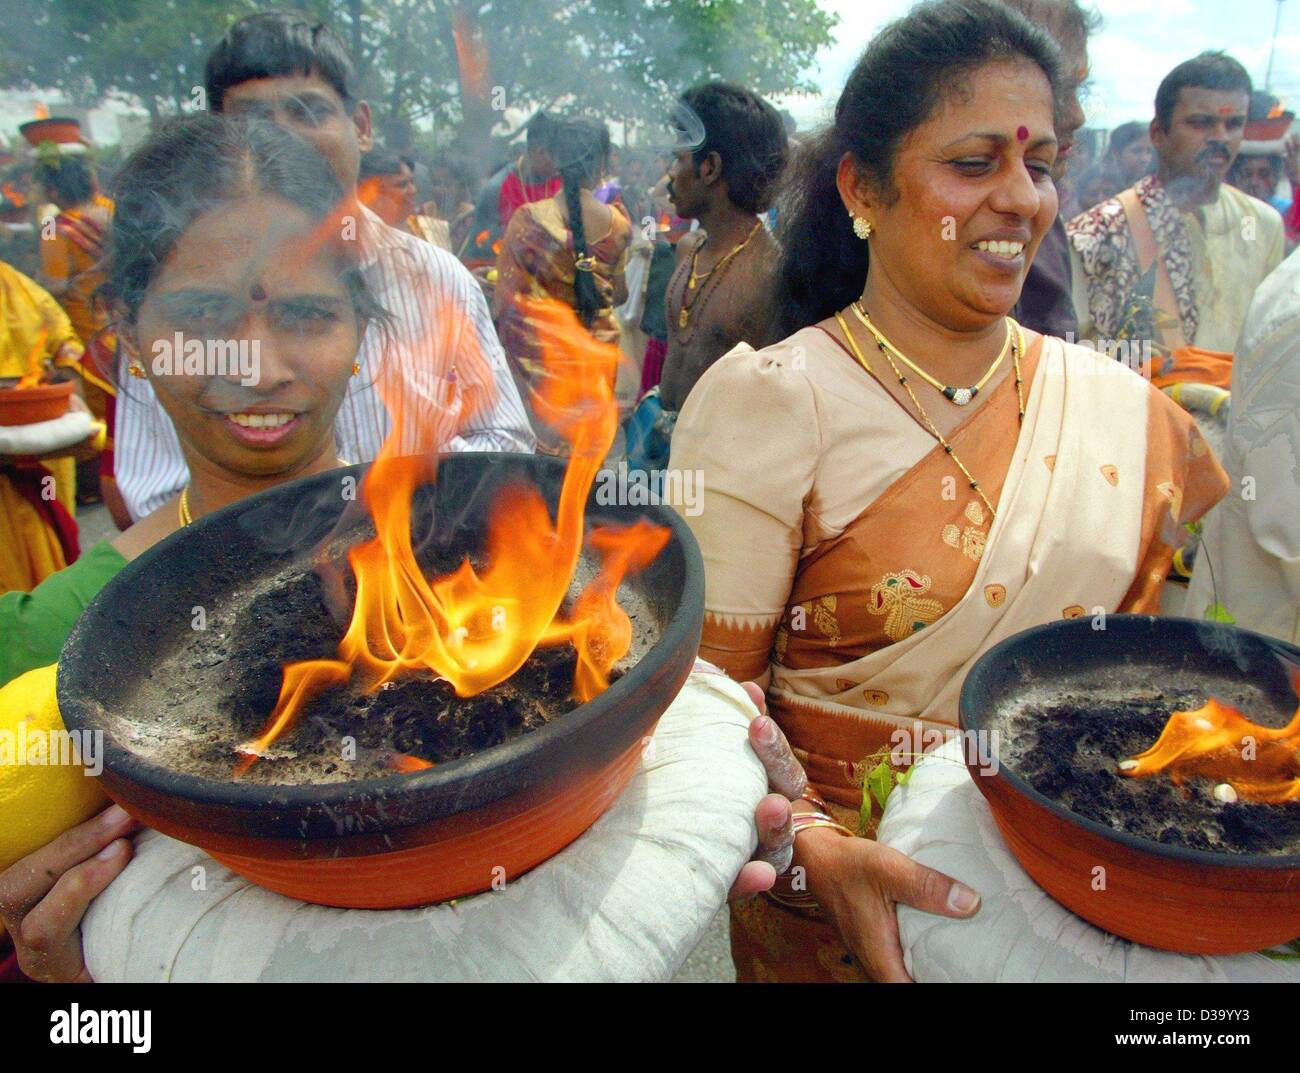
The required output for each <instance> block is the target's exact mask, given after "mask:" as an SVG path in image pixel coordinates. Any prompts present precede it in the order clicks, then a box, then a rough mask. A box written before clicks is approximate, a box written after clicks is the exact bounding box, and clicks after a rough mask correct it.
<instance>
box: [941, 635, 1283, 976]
mask: <svg viewBox="0 0 1300 1073" xmlns="http://www.w3.org/2000/svg"><path fill="white" fill-rule="evenodd" d="M1297 667H1300V648H1296V647H1294V646H1292V645H1286V644H1283V643H1282V642H1280V641H1275V640H1273V639H1272V638H1269V637H1264V636H1261V635H1260V634H1255V633H1250V632H1248V631H1246V630H1241V629H1237V628H1236V627H1233V626H1228V625H1224V624H1221V623H1209V622H1201V621H1196V620H1192V619H1176V618H1156V617H1152V616H1146V615H1108V616H1107V617H1106V621H1105V629H1104V630H1094V629H1093V625H1092V619H1090V618H1079V619H1070V620H1065V621H1061V622H1054V623H1050V624H1048V625H1045V626H1037V627H1034V628H1033V629H1029V630H1025V631H1024V632H1023V633H1019V634H1016V635H1015V636H1014V637H1011V638H1008V639H1007V640H1005V641H1003V642H1002V643H1001V644H999V645H997V646H995V647H994V648H992V649H990V650H989V651H988V652H986V653H985V654H984V655H983V656H982V657H981V658H980V659H979V660H978V662H977V663H976V664H975V666H974V667H973V668H972V669H971V672H970V674H969V675H968V676H967V678H966V681H965V682H964V683H963V685H962V691H961V699H960V716H961V726H962V729H963V731H965V732H967V733H970V732H980V731H987V730H988V729H989V728H990V727H991V726H992V725H993V724H994V722H995V719H996V716H997V713H998V712H999V711H1000V710H1005V709H1004V706H1006V705H1010V704H1014V702H1015V701H1016V698H1017V697H1018V696H1019V695H1020V694H1022V692H1023V691H1024V690H1025V689H1026V688H1027V687H1028V686H1029V685H1030V684H1031V683H1032V686H1033V688H1035V689H1041V688H1042V687H1043V686H1044V684H1045V683H1046V684H1048V685H1052V684H1056V683H1059V685H1060V686H1061V687H1062V690H1063V691H1068V692H1072V693H1074V692H1077V691H1079V690H1081V689H1086V688H1087V685H1086V683H1092V684H1093V685H1094V687H1095V684H1096V683H1097V682H1098V681H1099V680H1102V679H1103V678H1104V679H1106V680H1107V681H1108V683H1109V684H1108V685H1107V687H1106V688H1107V689H1108V690H1109V689H1111V688H1114V687H1118V688H1120V689H1123V688H1124V687H1125V685H1126V684H1128V683H1132V684H1133V685H1134V686H1137V685H1138V684H1149V683H1152V682H1164V681H1172V680H1174V679H1181V680H1182V681H1184V682H1186V681H1187V680H1188V679H1189V678H1191V679H1193V680H1202V679H1203V681H1204V686H1205V689H1206V692H1207V695H1217V696H1220V697H1222V696H1223V694H1224V693H1225V692H1226V691H1227V690H1228V689H1231V687H1232V684H1233V683H1238V684H1242V683H1248V684H1250V686H1251V688H1252V689H1253V690H1254V695H1256V696H1257V697H1259V698H1260V704H1261V705H1262V706H1266V707H1267V710H1268V713H1269V716H1270V719H1269V721H1270V722H1273V723H1274V725H1282V724H1283V723H1285V722H1286V721H1287V720H1288V719H1289V718H1290V717H1291V716H1292V715H1293V714H1294V712H1295V709H1296V704H1297V700H1296V696H1295V693H1294V692H1293V691H1292V687H1291V684H1290V673H1291V672H1290V670H1289V668H1297ZM1072 686H1073V688H1072ZM1247 714H1248V715H1253V716H1254V717H1255V718H1256V720H1257V721H1263V720H1262V716H1261V712H1260V710H1259V709H1256V710H1255V711H1254V712H1247ZM966 755H967V757H968V760H969V762H968V764H967V767H968V769H969V770H970V773H971V776H972V778H974V780H975V784H976V786H977V787H978V788H979V790H980V792H981V793H982V794H983V795H984V797H985V799H986V800H987V801H988V803H989V807H990V809H991V810H992V812H993V817H994V819H995V820H996V821H997V825H998V828H999V829H1000V830H1001V832H1002V835H1003V837H1004V838H1005V839H1006V842H1007V845H1008V846H1009V847H1010V849H1011V852H1012V853H1013V854H1014V855H1015V857H1016V859H1017V860H1018V861H1019V862H1020V864H1021V866H1022V867H1023V868H1024V869H1025V871H1026V872H1028V873H1029V875H1030V876H1032V877H1033V879H1034V881H1035V882H1037V883H1038V885H1039V886H1040V887H1042V888H1043V890H1045V891H1046V892H1047V893H1048V894H1050V895H1051V896H1052V897H1053V898H1055V899H1056V900H1057V901H1058V902H1060V903H1061V904H1062V905H1063V906H1065V907H1066V908H1067V909H1069V910H1071V911H1072V912H1074V913H1076V914H1077V915H1078V916H1081V917H1083V918H1084V919H1085V920H1087V921H1089V922H1091V923H1093V924H1095V925H1097V926H1098V927H1099V928H1103V929H1105V930H1106V931H1108V932H1110V933H1111V934H1113V935H1118V936H1121V937H1122V938H1125V939H1131V940H1132V941H1134V942H1137V943H1142V944H1144V945H1146V946H1152V947H1158V948H1160V949H1163V950H1173V951H1178V952H1180V953H1186V954H1237V953H1245V952H1248V951H1253V950H1264V949H1267V948H1269V947H1272V946H1276V945H1277V944H1279V943H1284V942H1288V941H1290V940H1292V939H1294V938H1296V937H1297V936H1300V855H1295V854H1292V855H1271V854H1236V853H1219V852H1211V851H1207V850H1200V849H1193V848H1188V847H1184V846H1175V845H1164V844H1162V843H1160V842H1156V841H1154V840H1150V839H1146V838H1140V837H1136V836H1134V835H1132V834H1129V833H1126V832H1121V831H1117V830H1114V829H1113V828H1111V827H1109V826H1106V825H1104V824H1100V823H1097V822H1095V821H1093V820H1091V819H1088V818H1085V817H1083V816H1079V815H1077V814H1076V813H1074V812H1072V811H1070V810H1069V809H1067V808H1065V807H1064V806H1063V805H1061V804H1060V803H1059V802H1057V801H1054V800H1051V799H1050V798H1048V797H1046V796H1044V795H1043V794H1041V793H1039V792H1038V791H1037V790H1036V789H1034V787H1033V786H1031V785H1030V784H1029V783H1028V782H1027V781H1026V780H1025V779H1024V778H1022V777H1021V776H1020V775H1018V774H1017V773H1016V772H1015V771H1014V770H1012V768H1011V766H1010V765H1008V764H1006V763H998V764H996V765H981V763H980V761H979V757H978V750H975V749H970V748H968V749H967V753H966ZM1116 759H1117V760H1118V759H1120V758H1116ZM991 768H996V770H990V769H991ZM1287 807H1293V808H1300V804H1295V805H1290V806H1287ZM1098 868H1101V869H1103V870H1104V871H1102V872H1098V871H1097V869H1098ZM1099 876H1100V877H1102V884H1101V885H1099V883H1098V877H1099Z"/></svg>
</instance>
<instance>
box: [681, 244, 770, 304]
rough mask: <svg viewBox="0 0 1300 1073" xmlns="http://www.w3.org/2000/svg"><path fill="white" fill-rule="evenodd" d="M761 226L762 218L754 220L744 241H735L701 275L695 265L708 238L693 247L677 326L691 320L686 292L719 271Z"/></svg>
mask: <svg viewBox="0 0 1300 1073" xmlns="http://www.w3.org/2000/svg"><path fill="white" fill-rule="evenodd" d="M762 226H763V221H762V220H755V221H754V226H753V227H751V228H750V229H749V234H748V235H746V236H745V241H744V242H739V243H737V244H736V246H735V247H734V248H733V249H732V251H731V252H730V253H728V254H727V255H726V256H725V257H724V258H723V259H722V260H721V261H719V262H718V263H717V264H716V265H714V266H713V267H712V268H710V269H709V270H708V271H707V272H705V273H704V275H702V276H701V275H697V274H696V271H695V267H696V265H697V264H698V263H699V260H700V251H701V250H702V249H704V245H705V242H707V241H708V239H705V242H701V243H700V244H699V245H698V246H696V247H695V252H694V253H693V254H691V274H690V278H689V279H688V280H687V281H686V291H684V292H683V293H682V311H681V312H680V313H679V314H678V315H677V326H678V327H679V328H685V327H686V326H687V325H688V324H690V321H691V311H690V308H689V307H688V306H687V304H686V295H687V293H688V292H690V291H693V290H695V288H696V287H697V286H699V284H700V282H701V281H702V280H706V279H708V278H709V277H710V276H712V275H714V274H715V273H719V270H720V269H722V268H723V267H725V266H726V265H727V263H728V262H730V261H731V259H732V258H733V257H735V256H736V254H738V253H739V252H740V251H741V250H743V249H744V248H745V247H746V246H748V245H749V240H750V239H752V238H753V237H754V236H755V235H757V234H758V229H759V228H760V227H762Z"/></svg>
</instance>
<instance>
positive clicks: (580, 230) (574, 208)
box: [550, 117, 610, 328]
mask: <svg viewBox="0 0 1300 1073" xmlns="http://www.w3.org/2000/svg"><path fill="white" fill-rule="evenodd" d="M609 144H610V143H609V129H608V128H607V127H606V126H605V124H604V123H601V122H599V121H597V120H595V119H585V118H581V117H579V118H574V119H566V120H563V121H562V122H560V123H559V124H558V125H557V126H556V128H555V131H554V133H553V134H552V137H551V145H550V150H551V155H552V156H554V157H555V166H556V170H557V171H558V172H559V173H560V178H561V179H562V180H563V181H564V203H565V204H566V205H567V206H568V209H569V230H570V231H572V232H573V257H574V260H575V262H576V261H581V260H582V259H583V258H585V257H586V256H587V255H588V254H587V234H586V231H585V229H584V227H583V223H582V196H581V195H582V188H583V187H584V186H587V187H590V186H594V185H595V183H596V181H597V180H599V179H600V176H601V174H602V173H603V172H604V170H605V165H606V162H607V161H608V160H609ZM573 293H574V298H575V299H576V304H577V309H578V319H579V320H581V321H582V323H583V324H584V325H586V326H587V327H588V328H590V327H591V324H592V322H593V321H594V320H595V319H596V314H597V313H599V312H600V310H601V306H602V305H603V303H602V301H601V297H600V292H599V291H598V290H597V289H596V281H595V279H594V278H593V277H592V274H591V273H590V272H587V271H584V270H582V269H576V270H575V271H574V273H573Z"/></svg>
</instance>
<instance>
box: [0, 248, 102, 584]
mask: <svg viewBox="0 0 1300 1073" xmlns="http://www.w3.org/2000/svg"><path fill="white" fill-rule="evenodd" d="M81 358H82V346H81V341H80V340H79V339H78V338H77V333H76V332H75V331H73V330H72V324H71V323H70V322H69V320H68V315H67V314H66V313H64V312H63V310H62V309H60V308H59V304H58V303H57V302H56V301H55V300H54V299H53V298H52V297H51V296H50V295H49V294H48V293H46V292H45V291H44V290H43V289H42V288H41V287H40V286H38V285H37V283H36V282H35V281H34V280H31V279H29V278H28V277H26V276H24V275H23V274H22V273H21V272H19V271H18V270H17V269H16V268H13V267H11V266H10V265H7V264H5V263H4V262H3V261H0V379H2V380H6V381H8V380H16V379H19V378H21V377H23V376H25V375H27V374H28V373H29V372H31V371H32V369H33V367H34V366H39V367H40V368H42V369H45V368H48V367H49V366H51V365H53V366H54V367H56V368H59V369H77V368H78V367H79V365H80V363H81ZM63 375H68V374H66V373H65V374H63ZM75 472H76V471H75V469H74V463H73V460H72V458H71V457H70V456H69V457H65V458H59V459H57V460H52V461H46V462H42V461H40V460H36V459H30V458H11V457H7V456H5V455H0V593H3V592H8V591H10V590H11V589H30V588H32V587H33V586H34V585H37V584H39V583H40V582H41V581H42V580H43V579H44V578H46V577H48V576H49V575H50V574H52V573H54V572H55V571H56V570H62V569H63V568H64V567H65V566H67V565H68V564H69V563H70V562H73V561H74V560H75V559H76V558H77V555H78V552H79V547H78V542H77V523H76V522H75V521H74V520H73V514H74V512H75V510H76V507H75V505H74V499H75V494H76V476H75ZM51 492H52V493H53V494H52V495H51V494H50V493H51Z"/></svg>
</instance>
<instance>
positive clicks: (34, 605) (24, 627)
mask: <svg viewBox="0 0 1300 1073" xmlns="http://www.w3.org/2000/svg"><path fill="white" fill-rule="evenodd" d="M124 566H126V560H125V559H123V558H122V556H121V555H120V554H119V553H118V551H117V549H116V548H114V547H113V545H112V544H110V543H109V542H108V541H106V540H105V541H101V542H100V543H98V544H96V545H95V546H94V547H93V548H91V549H90V550H89V551H87V552H85V553H84V554H83V555H82V556H81V557H80V558H79V559H78V560H77V561H76V562H75V563H73V564H72V565H71V566H68V567H65V568H64V569H62V570H60V571H59V572H58V573H56V574H51V575H50V576H49V577H47V578H46V579H45V580H44V581H42V582H41V583H40V584H39V585H37V586H36V588H34V589H32V591H31V592H6V593H4V594H3V595H0V686H2V685H4V684H5V683H6V682H9V681H11V680H12V679H14V678H17V677H18V676H19V675H20V674H24V673H25V672H27V671H30V670H32V669H33V668H36V667H47V666H49V665H50V664H51V663H55V662H57V661H58V658H59V651H60V650H61V649H62V648H63V642H64V641H66V640H67V638H68V634H69V633H71V632H72V626H73V623H75V622H76V621H77V619H78V618H80V617H81V612H82V611H84V610H85V609H86V605H87V604H88V603H90V601H91V600H92V599H93V598H94V597H95V595H96V594H97V593H98V592H99V590H100V589H102V588H103V587H104V586H105V585H107V584H108V582H109V581H110V580H111V579H112V578H113V577H114V576H115V575H116V574H117V572H118V571H119V570H121V569H122V568H123V567H124Z"/></svg>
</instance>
